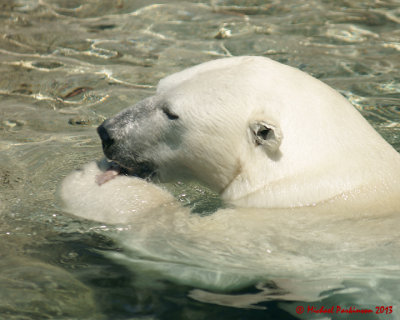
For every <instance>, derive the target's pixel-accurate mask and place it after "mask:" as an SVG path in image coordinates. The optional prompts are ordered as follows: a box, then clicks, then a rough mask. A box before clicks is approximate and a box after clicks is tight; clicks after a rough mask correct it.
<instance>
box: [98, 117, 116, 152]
mask: <svg viewBox="0 0 400 320" xmlns="http://www.w3.org/2000/svg"><path fill="white" fill-rule="evenodd" d="M97 133H98V134H99V136H100V139H101V143H102V144H103V149H105V148H108V147H110V146H111V145H112V144H113V143H114V139H112V138H111V137H110V134H109V133H108V131H107V129H106V128H105V127H104V122H103V123H102V124H101V125H100V126H99V127H98V128H97Z"/></svg>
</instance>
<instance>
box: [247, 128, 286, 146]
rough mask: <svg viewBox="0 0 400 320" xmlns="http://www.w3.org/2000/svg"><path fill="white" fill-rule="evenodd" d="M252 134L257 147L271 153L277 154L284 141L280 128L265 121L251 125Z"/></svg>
mask: <svg viewBox="0 0 400 320" xmlns="http://www.w3.org/2000/svg"><path fill="white" fill-rule="evenodd" d="M250 133H251V135H252V138H253V141H254V143H255V144H256V145H257V146H262V147H264V148H265V149H266V150H267V151H269V152H277V151H278V150H279V146H280V145H281V141H282V132H281V130H280V128H279V126H277V125H275V124H272V123H268V122H265V121H257V122H253V123H251V124H250Z"/></svg>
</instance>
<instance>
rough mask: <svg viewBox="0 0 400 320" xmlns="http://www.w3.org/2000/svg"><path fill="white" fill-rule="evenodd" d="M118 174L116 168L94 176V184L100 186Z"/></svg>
mask: <svg viewBox="0 0 400 320" xmlns="http://www.w3.org/2000/svg"><path fill="white" fill-rule="evenodd" d="M118 174H119V170H118V169H117V168H114V169H109V170H107V171H105V172H103V173H100V174H98V175H97V176H96V183H97V184H98V185H99V186H101V185H102V184H104V183H106V182H108V181H110V180H112V179H114V178H115V177H116V176H117V175H118Z"/></svg>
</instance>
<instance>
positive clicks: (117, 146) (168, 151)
mask: <svg viewBox="0 0 400 320" xmlns="http://www.w3.org/2000/svg"><path fill="white" fill-rule="evenodd" d="M98 133H99V135H100V137H101V140H102V145H103V150H104V154H105V156H106V157H107V158H108V161H103V162H102V163H101V165H100V166H98V165H97V164H96V163H90V164H88V165H86V166H85V167H84V168H83V169H82V170H79V171H76V172H74V173H72V174H70V175H69V176H68V177H67V178H66V179H65V180H64V182H63V183H62V186H61V188H60V193H61V197H62V199H63V200H64V202H65V210H66V211H68V212H70V213H73V214H75V215H77V216H80V217H84V218H87V219H91V220H97V221H101V222H104V223H107V224H117V225H118V224H122V226H123V227H122V228H120V227H119V226H117V230H118V232H116V233H113V234H112V236H113V237H114V238H115V239H116V240H117V241H119V243H121V244H122V246H123V248H124V249H126V250H125V251H124V252H123V253H114V254H113V257H114V258H116V259H119V260H120V261H121V262H122V263H126V265H127V266H134V269H135V272H137V271H138V270H139V269H141V268H142V270H145V271H146V272H147V271H148V270H156V271H157V272H159V273H160V274H162V276H163V277H167V278H169V279H172V280H174V281H178V282H181V283H185V284H188V285H191V286H194V287H198V288H207V289H215V290H219V291H220V290H224V289H226V290H227V289H233V288H239V287H243V286H244V285H248V284H249V283H255V282H258V281H263V280H268V281H269V280H273V281H274V282H275V283H278V285H279V287H281V288H285V289H286V290H287V292H291V293H292V295H291V297H292V298H289V297H288V296H287V295H286V296H285V295H282V294H279V292H270V291H269V289H268V290H267V289H265V290H266V291H263V293H262V294H261V297H260V296H259V295H258V296H255V297H254V299H253V302H257V301H260V299H261V300H262V299H266V300H268V299H276V298H279V299H294V300H296V299H297V300H299V299H303V300H304V299H308V300H313V299H314V300H315V299H320V298H321V297H320V295H319V294H320V292H328V291H329V289H333V288H336V289H337V288H344V289H345V290H346V288H347V289H348V290H350V291H351V290H352V288H351V287H350V286H349V285H348V284H349V283H350V280H352V279H354V272H355V271H354V270H356V271H357V274H358V277H359V278H360V279H361V278H362V277H363V276H365V278H367V279H369V277H370V273H371V270H372V272H374V275H373V276H374V277H375V278H374V279H376V281H374V282H373V283H374V284H376V285H378V284H379V283H380V282H379V279H380V277H381V276H382V275H381V274H379V273H377V271H376V270H381V271H382V274H383V276H382V277H386V274H388V273H390V272H393V270H397V268H398V265H399V263H400V261H399V258H398V257H400V255H398V254H393V253H394V252H399V250H400V247H399V245H398V243H399V242H398V239H397V238H396V237H398V232H397V228H398V225H399V223H400V221H399V219H400V215H399V214H398V213H399V208H400V155H399V154H398V153H397V152H396V151H395V150H394V149H393V148H392V147H391V146H390V145H389V144H388V143H386V142H385V141H384V140H383V139H382V138H381V137H380V136H379V135H378V134H377V133H376V132H375V131H374V129H373V128H372V127H371V126H370V125H369V124H368V123H367V122H366V121H365V120H364V118H363V117H362V116H361V115H360V114H359V113H358V111H357V110H355V108H354V107H353V106H352V105H350V104H349V103H348V102H347V101H346V99H344V98H343V97H342V96H341V95H340V94H338V93H337V92H336V91H334V90H333V89H331V88H330V87H328V86H327V85H325V84H323V83H322V82H321V81H319V80H317V79H314V78H312V77H311V76H309V75H307V74H305V73H304V72H302V71H299V70H297V69H294V68H291V67H289V66H285V65H282V64H280V63H278V62H275V61H272V60H270V59H267V58H263V57H234V58H227V59H219V60H215V61H210V62H206V63H204V64H200V65H198V66H195V67H192V68H189V69H186V70H184V71H182V72H178V73H176V74H173V75H171V76H168V77H166V78H165V79H163V80H161V81H160V83H159V85H158V88H157V92H156V94H155V95H154V96H152V97H149V98H147V99H145V100H143V101H141V102H139V103H137V104H136V105H134V106H133V107H130V108H128V109H125V110H123V111H121V112H120V113H119V114H117V115H116V116H114V117H113V118H111V119H108V120H106V121H105V122H104V123H103V124H102V125H101V126H100V127H99V128H98ZM110 161H111V162H110ZM116 164H117V165H116ZM117 172H120V173H129V174H130V175H132V176H127V175H124V174H119V175H117V174H116V173H117ZM183 179H187V180H195V181H200V182H201V183H203V184H205V185H207V186H209V187H210V188H211V189H213V190H215V191H216V192H217V193H219V194H220V195H221V197H222V198H223V199H224V201H225V202H226V203H227V204H228V207H227V208H224V209H219V210H218V211H217V212H215V213H214V214H212V215H210V216H206V217H201V216H198V215H195V214H192V213H191V212H190V209H188V208H184V207H182V206H181V205H180V203H179V202H178V201H176V200H175V199H174V197H172V196H171V194H170V193H169V192H168V191H167V190H166V189H165V188H163V187H160V186H159V185H157V184H156V183H153V182H166V181H171V180H172V181H175V180H183ZM108 180H109V181H108ZM361 217H364V218H365V219H362V218H361ZM377 217H378V218H379V227H377V222H376V219H377ZM125 226H127V227H125ZM110 235H111V234H110ZM316 239H318V241H316ZM310 278H312V279H313V281H312V282H310V280H309V279H310ZM317 282H318V283H321V285H320V286H316V285H315V283H317ZM342 282H343V283H347V285H345V286H343V285H342ZM357 286H359V287H357ZM354 288H356V289H357V290H364V289H363V288H362V286H361V285H360V284H359V283H358V284H357V281H356V284H355V287H354ZM354 288H353V289H354ZM360 288H361V289H360ZM396 288H398V286H397V287H396ZM336 289H335V290H336ZM356 289H354V290H356ZM378 289H379V290H377V292H378V291H379V292H384V290H383V291H382V290H381V288H380V287H379V288H378ZM386 289H387V290H389V293H388V296H391V297H393V299H396V298H395V297H398V296H399V292H397V291H393V290H394V289H393V286H390V285H388V286H387V288H386ZM390 290H392V291H390ZM395 290H397V289H395ZM332 292H339V291H332ZM191 296H192V297H194V298H196V299H198V300H202V301H207V299H208V298H207V295H206V296H204V295H203V293H202V292H198V291H194V292H192V294H191ZM293 297H295V298H293ZM299 297H300V298H299ZM370 297H372V295H371V294H370V293H368V292H367V293H366V294H365V298H366V299H369V298H370ZM209 298H210V299H211V300H213V301H215V300H216V298H215V296H211V297H209ZM220 298H221V299H219V300H221V301H222V300H223V301H225V302H224V303H231V304H234V303H235V302H233V301H230V302H227V300H229V299H228V298H227V297H226V296H224V297H220ZM247 298H248V297H247ZM247 298H246V299H247ZM374 299H375V300H373V301H374V303H375V304H376V303H378V301H380V300H378V298H376V297H375V296H374ZM217 300H218V299H217ZM233 300H235V299H233ZM250 300H251V299H250ZM246 301H247V300H246ZM221 303H222V302H221ZM335 303H336V304H338V303H337V301H335ZM385 303H386V304H387V305H389V304H390V305H392V304H393V303H392V301H391V300H390V301H386V302H385ZM382 305H383V304H382Z"/></svg>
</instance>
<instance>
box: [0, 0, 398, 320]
mask: <svg viewBox="0 0 400 320" xmlns="http://www.w3.org/2000/svg"><path fill="white" fill-rule="evenodd" d="M236 55H262V56H267V57H270V58H272V59H275V60H277V61H280V62H283V63H286V64H289V65H291V66H295V67H297V68H300V69H302V70H304V71H306V72H308V73H310V74H312V75H313V76H315V77H317V78H319V79H321V80H322V81H324V82H326V83H327V84H329V85H330V86H332V87H334V88H335V89H337V90H339V91H340V92H341V93H342V94H343V95H345V96H346V97H347V98H348V99H349V100H350V101H351V102H352V103H353V104H354V106H355V107H356V108H357V109H358V110H359V111H361V113H362V114H363V115H364V116H365V117H366V118H367V119H368V120H369V122H370V123H371V124H372V125H373V126H374V127H375V128H376V130H377V131H379V133H380V134H382V135H383V137H384V138H385V139H386V140H387V141H388V142H389V143H391V144H392V145H393V146H394V147H395V148H396V149H397V150H398V151H400V73H399V70H400V2H399V1H398V0H382V1H372V0H368V1H365V0H364V1H358V0H351V1H350V0H349V1H346V0H342V1H340V0H332V1H328V0H326V1H323V0H309V1H303V0H290V1H279V0H271V1H258V0H254V1H250V0H249V1H245V0H244V1H236V0H214V1H212V0H211V1H159V2H158V3H157V4H155V3H151V1H146V0H137V1H135V0H115V1H106V0H88V1H83V0H79V1H78V0H68V1H66V0H26V1H23V0H21V1H16V0H15V1H14V0H0V201H1V202H0V210H1V211H0V212H1V214H0V257H1V260H0V318H1V319H206V318H208V319H293V318H295V317H297V316H296V314H295V313H293V312H287V311H285V310H286V309H287V308H285V307H282V305H281V304H280V301H279V299H277V300H276V301H274V300H272V301H264V302H262V303H261V304H260V305H259V306H262V307H264V308H266V309H263V310H252V309H249V308H248V307H246V306H245V305H244V306H242V307H239V308H232V307H227V306H220V305H218V304H221V301H220V300H221V299H222V298H221V297H218V298H217V297H215V299H214V301H213V299H212V298H208V299H211V301H210V303H201V302H199V301H196V300H195V299H192V298H190V297H189V296H188V293H189V292H190V291H191V290H192V289H193V288H192V287H188V286H183V285H178V284H175V283H172V282H169V281H163V280H160V279H158V280H154V278H152V276H151V275H149V274H147V273H144V272H139V271H138V272H134V271H133V270H131V269H129V270H128V269H127V268H126V267H124V266H123V265H120V264H119V263H117V262H116V261H115V260H113V259H108V258H107V257H106V256H105V255H103V254H102V252H104V251H107V252H108V251H111V252H115V251H120V248H119V247H118V244H117V243H114V242H113V241H111V240H110V238H109V237H108V233H109V232H113V231H115V230H110V227H109V226H102V225H99V224H96V223H90V222H88V221H83V220H79V219H76V218H73V217H71V216H69V215H66V214H65V213H63V212H62V210H61V209H60V203H59V200H58V199H57V197H56V196H55V194H56V189H57V187H58V185H59V183H60V181H61V180H62V179H63V177H65V176H66V175H67V174H68V173H69V172H70V171H72V170H73V169H75V168H77V167H79V166H80V165H82V164H84V163H86V162H89V161H91V160H93V159H99V158H101V154H102V152H101V147H100V144H99V141H98V138H97V135H96V133H95V128H96V126H97V125H99V124H100V123H101V122H102V121H103V120H104V119H105V118H107V117H109V116H111V115H113V114H115V113H116V112H118V111H119V110H121V109H123V108H125V107H127V106H129V105H131V104H133V103H134V102H136V101H138V100H140V99H143V98H144V97H147V96H149V95H151V94H152V93H153V92H154V90H155V86H156V84H157V82H158V80H159V79H160V78H162V77H164V76H166V75H168V74H171V73H173V72H175V71H178V70H181V69H183V68H185V67H188V66H191V65H194V64H198V63H201V62H204V61H208V60H211V59H215V58H220V57H227V56H236ZM171 188H173V189H174V190H175V193H176V194H177V195H178V197H179V199H180V200H181V201H182V202H183V203H184V204H189V205H191V206H192V207H193V208H194V211H198V212H202V211H207V210H210V206H211V207H212V206H214V207H215V206H218V205H219V200H218V199H217V197H216V196H215V195H213V194H212V193H209V191H207V190H204V189H202V188H200V187H198V186H188V185H182V184H180V185H178V184H177V185H174V186H172V187H171ZM204 194H206V195H208V196H207V197H206V200H204V198H205V197H204ZM210 199H211V200H210ZM394 272H396V270H394ZM396 277H397V278H399V270H397V274H396ZM389 279H390V278H389ZM397 281H398V280H397ZM387 282H390V280H387ZM397 286H399V282H397ZM255 292H257V289H256V288H252V287H250V288H247V289H242V291H240V292H236V293H241V294H249V295H251V294H253V293H255ZM392 292H393V291H392ZM397 292H399V291H397ZM203 300H204V299H203ZM369 303H372V302H369ZM222 304H223V303H222ZM225 304H226V303H225ZM335 319H339V317H338V318H335ZM340 319H342V318H340ZM351 319H356V318H351ZM359 319H367V318H366V317H360V318H359Z"/></svg>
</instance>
